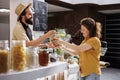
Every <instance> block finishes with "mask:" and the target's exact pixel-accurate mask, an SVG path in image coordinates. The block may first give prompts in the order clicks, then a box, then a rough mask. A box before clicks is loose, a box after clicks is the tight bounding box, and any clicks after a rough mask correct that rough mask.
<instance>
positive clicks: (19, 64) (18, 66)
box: [12, 40, 26, 71]
mask: <svg viewBox="0 0 120 80" xmlns="http://www.w3.org/2000/svg"><path fill="white" fill-rule="evenodd" d="M25 67H26V47H25V41H24V40H13V42H12V69H13V70H14V71H22V70H24V69H25Z"/></svg>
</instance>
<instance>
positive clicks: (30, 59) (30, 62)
mask: <svg viewBox="0 0 120 80" xmlns="http://www.w3.org/2000/svg"><path fill="white" fill-rule="evenodd" d="M38 61H39V60H38V48H37V47H28V48H27V67H28V68H35V67H38V66H39V62H38Z"/></svg>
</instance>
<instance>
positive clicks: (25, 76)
mask: <svg viewBox="0 0 120 80" xmlns="http://www.w3.org/2000/svg"><path fill="white" fill-rule="evenodd" d="M64 70H67V63H66V62H55V63H50V64H49V65H48V66H45V67H39V68H35V69H28V70H25V71H20V72H12V71H10V72H9V73H7V74H0V80H35V79H37V78H42V77H45V76H48V75H52V74H55V73H58V72H63V71H64Z"/></svg>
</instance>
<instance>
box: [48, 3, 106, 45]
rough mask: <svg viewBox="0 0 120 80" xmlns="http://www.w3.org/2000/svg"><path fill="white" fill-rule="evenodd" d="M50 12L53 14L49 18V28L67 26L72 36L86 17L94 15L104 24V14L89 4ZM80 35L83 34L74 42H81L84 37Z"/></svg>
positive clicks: (93, 16)
mask: <svg viewBox="0 0 120 80" xmlns="http://www.w3.org/2000/svg"><path fill="white" fill-rule="evenodd" d="M50 14H53V16H52V17H49V18H48V26H49V27H48V28H49V29H54V28H66V29H67V32H68V33H69V34H71V35H72V36H74V35H75V33H76V32H77V31H78V30H80V20H81V19H82V18H84V17H92V18H94V19H95V20H96V21H99V22H101V23H102V24H104V22H103V21H104V15H102V14H100V13H98V12H97V11H96V9H94V8H92V7H90V6H87V5H82V6H80V7H79V8H78V9H77V10H74V11H67V12H55V13H50ZM80 36H81V35H78V37H77V38H76V40H74V43H76V44H80V43H81V41H82V38H80Z"/></svg>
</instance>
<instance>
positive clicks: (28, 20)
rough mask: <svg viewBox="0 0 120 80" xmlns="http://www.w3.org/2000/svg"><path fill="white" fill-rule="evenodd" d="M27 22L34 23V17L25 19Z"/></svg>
mask: <svg viewBox="0 0 120 80" xmlns="http://www.w3.org/2000/svg"><path fill="white" fill-rule="evenodd" d="M25 21H26V23H28V24H30V25H33V20H32V18H26V19H25Z"/></svg>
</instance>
